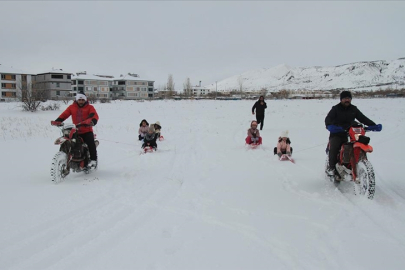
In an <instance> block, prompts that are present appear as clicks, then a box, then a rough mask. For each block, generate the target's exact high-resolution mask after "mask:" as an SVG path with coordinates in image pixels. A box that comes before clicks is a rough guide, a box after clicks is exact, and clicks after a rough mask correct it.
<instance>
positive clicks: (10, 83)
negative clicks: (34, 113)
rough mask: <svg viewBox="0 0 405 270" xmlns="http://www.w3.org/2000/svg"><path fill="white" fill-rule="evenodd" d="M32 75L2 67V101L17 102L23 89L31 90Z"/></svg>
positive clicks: (0, 78)
mask: <svg viewBox="0 0 405 270" xmlns="http://www.w3.org/2000/svg"><path fill="white" fill-rule="evenodd" d="M31 79H32V74H28V73H27V72H24V71H22V70H18V69H14V68H8V67H5V66H3V65H0V85H1V88H0V92H1V93H0V101H3V102H4V101H15V100H17V98H18V96H19V94H20V92H21V90H22V89H31Z"/></svg>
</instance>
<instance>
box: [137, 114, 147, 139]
mask: <svg viewBox="0 0 405 270" xmlns="http://www.w3.org/2000/svg"><path fill="white" fill-rule="evenodd" d="M148 130H149V123H148V121H146V119H143V120H142V121H141V123H140V124H139V130H138V134H139V136H138V139H139V140H140V141H142V140H143V138H144V137H145V135H146V133H148Z"/></svg>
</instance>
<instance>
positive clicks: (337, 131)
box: [326, 125, 345, 133]
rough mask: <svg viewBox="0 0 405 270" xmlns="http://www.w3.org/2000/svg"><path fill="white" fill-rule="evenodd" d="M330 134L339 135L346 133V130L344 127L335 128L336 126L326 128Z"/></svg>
mask: <svg viewBox="0 0 405 270" xmlns="http://www.w3.org/2000/svg"><path fill="white" fill-rule="evenodd" d="M326 128H327V129H328V130H329V132H330V133H339V132H344V131H345V130H344V129H343V128H342V127H339V126H335V125H329V126H327V127H326Z"/></svg>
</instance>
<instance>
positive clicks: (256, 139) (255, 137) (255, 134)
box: [245, 120, 262, 144]
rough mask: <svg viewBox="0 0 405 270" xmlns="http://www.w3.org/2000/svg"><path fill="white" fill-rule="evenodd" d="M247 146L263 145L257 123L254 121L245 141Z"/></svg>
mask: <svg viewBox="0 0 405 270" xmlns="http://www.w3.org/2000/svg"><path fill="white" fill-rule="evenodd" d="M245 141H246V143H247V144H262V137H260V132H259V130H258V129H257V121H256V120H253V121H252V122H251V123H250V128H249V129H248V131H247V137H246V139H245Z"/></svg>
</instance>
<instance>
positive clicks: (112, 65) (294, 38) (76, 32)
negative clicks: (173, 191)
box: [0, 1, 405, 90]
mask: <svg viewBox="0 0 405 270" xmlns="http://www.w3.org/2000/svg"><path fill="white" fill-rule="evenodd" d="M404 11H405V2H390V1H384V2H376V1H361V2H350V1H343V2H325V1H324V2H306V1H297V2H251V1H249V2H243V1H224V2H214V1H201V2H197V1H189V2H188V1H187V2H186V1H179V2H171V1H163V2H112V1H111V2H97V1H90V2H78V1H77V2H76V1H65V2H46V1H43V2H0V13H1V16H0V25H1V27H0V64H2V65H5V66H13V67H14V68H20V69H24V70H30V71H34V72H36V71H42V70H48V69H50V68H52V67H55V68H62V69H64V70H69V71H73V72H76V71H82V70H87V71H88V72H91V73H104V74H106V73H108V74H113V75H119V74H125V73H128V72H131V73H138V74H140V76H141V78H146V79H150V80H155V81H156V82H155V87H159V86H161V85H164V84H165V83H166V81H167V77H168V74H173V78H174V80H175V83H176V89H177V90H180V89H181V88H182V85H183V82H184V81H185V79H186V78H187V77H190V79H191V82H192V84H198V81H202V84H203V85H207V84H210V83H213V82H215V81H216V80H218V81H219V80H222V79H225V78H227V77H230V76H233V75H237V74H240V73H243V72H245V71H247V70H251V69H256V68H269V67H273V66H276V65H279V64H287V65H290V66H334V65H340V64H346V63H351V62H356V61H372V60H394V59H397V58H400V57H404V56H405V51H404V48H405V47H404V46H405V19H404V15H403V12H404Z"/></svg>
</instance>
